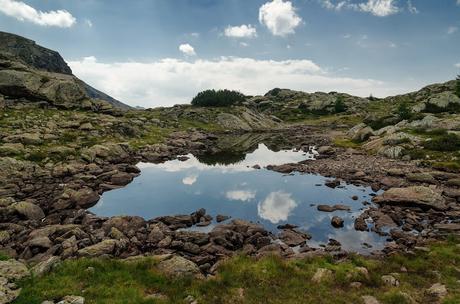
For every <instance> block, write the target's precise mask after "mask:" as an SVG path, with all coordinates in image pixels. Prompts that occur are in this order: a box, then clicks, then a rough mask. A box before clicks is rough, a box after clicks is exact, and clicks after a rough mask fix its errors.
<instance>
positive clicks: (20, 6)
mask: <svg viewBox="0 0 460 304" xmlns="http://www.w3.org/2000/svg"><path fill="white" fill-rule="evenodd" d="M0 12H2V13H4V14H5V15H8V16H10V17H13V18H16V19H17V20H19V21H28V22H32V23H35V24H38V25H41V26H56V27H63V28H67V27H71V26H73V25H74V24H75V23H76V22H77V19H75V17H73V16H72V14H70V13H69V12H68V11H66V10H56V11H49V12H42V11H38V10H36V9H35V8H33V7H32V6H30V5H28V4H26V3H24V2H21V1H13V0H0Z"/></svg>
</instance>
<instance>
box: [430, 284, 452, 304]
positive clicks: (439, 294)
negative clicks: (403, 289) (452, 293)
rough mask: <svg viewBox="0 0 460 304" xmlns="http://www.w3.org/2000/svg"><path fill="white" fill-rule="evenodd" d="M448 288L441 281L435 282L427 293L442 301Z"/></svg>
mask: <svg viewBox="0 0 460 304" xmlns="http://www.w3.org/2000/svg"><path fill="white" fill-rule="evenodd" d="M447 293H448V292H447V288H446V286H445V285H442V284H441V283H436V284H433V285H432V286H431V287H430V288H429V289H428V290H427V291H426V294H427V296H429V297H430V298H432V299H433V300H435V301H440V300H442V299H444V298H445V297H446V296H447Z"/></svg>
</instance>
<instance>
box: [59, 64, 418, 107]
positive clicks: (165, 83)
mask: <svg viewBox="0 0 460 304" xmlns="http://www.w3.org/2000/svg"><path fill="white" fill-rule="evenodd" d="M68 62H69V65H70V67H71V68H72V71H73V72H74V74H75V75H77V76H78V77H80V78H81V79H82V80H84V81H86V82H88V83H89V84H90V85H92V86H94V87H96V88H97V89H99V90H102V91H103V92H105V93H107V94H109V95H111V96H113V97H115V98H117V99H119V100H121V101H123V102H126V103H128V104H131V105H139V106H144V107H154V106H160V105H161V106H170V105H174V104H178V103H182V104H183V103H189V102H190V100H191V99H192V97H193V96H195V95H196V94H197V92H199V91H201V90H205V89H209V88H215V89H224V88H227V89H233V90H240V91H241V92H243V93H245V94H250V95H257V94H264V93H266V92H267V91H268V90H271V89H273V88H275V87H283V88H290V89H294V90H302V91H306V92H316V91H326V92H329V91H342V92H347V93H350V94H354V95H359V96H369V94H370V93H372V94H374V95H376V96H383V95H388V94H396V93H402V92H405V91H406V89H407V88H401V87H397V86H393V85H390V84H388V85H387V84H385V83H383V82H381V81H377V80H372V79H360V78H350V77H337V76H335V75H334V74H330V73H328V72H326V71H325V70H324V69H322V68H321V67H320V66H318V65H317V64H316V63H314V62H312V61H310V60H306V59H304V60H282V61H275V60H257V59H252V58H241V57H221V58H217V59H214V60H201V59H196V60H193V61H185V60H180V59H171V58H167V59H161V60H157V61H151V62H116V63H102V62H98V61H97V60H96V58H94V57H87V58H84V59H82V60H79V61H68ZM411 89H412V88H411Z"/></svg>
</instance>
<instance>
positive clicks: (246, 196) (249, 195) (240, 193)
mask: <svg viewBox="0 0 460 304" xmlns="http://www.w3.org/2000/svg"><path fill="white" fill-rule="evenodd" d="M225 196H226V197H227V198H228V199H229V200H233V201H242V202H249V201H250V200H252V199H254V198H255V197H256V192H255V191H250V190H233V191H228V192H227V193H225Z"/></svg>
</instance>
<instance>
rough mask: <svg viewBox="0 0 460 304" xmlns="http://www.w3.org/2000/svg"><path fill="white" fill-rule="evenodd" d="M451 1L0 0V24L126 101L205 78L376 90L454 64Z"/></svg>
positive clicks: (262, 87) (459, 65) (457, 38)
mask: <svg viewBox="0 0 460 304" xmlns="http://www.w3.org/2000/svg"><path fill="white" fill-rule="evenodd" d="M459 29H460V0H437V1H435V0H411V1H408V0H291V1H286V0H251V1H248V0H151V1H147V0H138V1H135V0H132V1H102V0H79V1H68V0H48V1H42V0H40V1H39V0H23V1H13V0H0V30H2V31H7V32H12V33H16V34H19V35H22V36H25V37H28V38H30V39H33V40H35V41H37V43H39V44H41V45H43V46H46V47H48V48H51V49H54V50H57V51H59V52H60V53H61V55H62V56H63V57H64V58H65V59H66V61H67V62H69V64H70V66H71V68H72V69H73V71H74V74H76V75H77V76H79V77H80V78H82V79H83V80H85V81H87V82H88V83H90V84H92V85H94V86H95V87H97V88H98V89H101V90H103V91H105V92H107V93H108V94H111V95H112V96H114V97H115V98H118V99H120V100H122V101H124V102H126V103H128V104H131V105H141V106H158V105H172V104H176V103H187V102H189V101H190V99H191V97H193V95H194V94H196V93H197V92H198V91H200V90H203V89H207V88H230V89H238V90H240V91H242V92H243V93H247V94H264V93H265V92H266V91H268V90H269V89H271V88H273V87H286V88H292V89H297V90H304V91H308V92H314V91H332V90H334V91H344V92H348V93H352V94H356V95H360V96H368V95H369V94H374V95H376V96H387V95H392V94H398V93H404V92H409V91H412V90H416V89H418V88H420V87H421V86H423V85H426V84H430V83H434V82H443V81H446V80H449V79H453V78H454V77H455V75H456V73H458V71H459V70H460V52H459V50H460V31H459Z"/></svg>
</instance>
